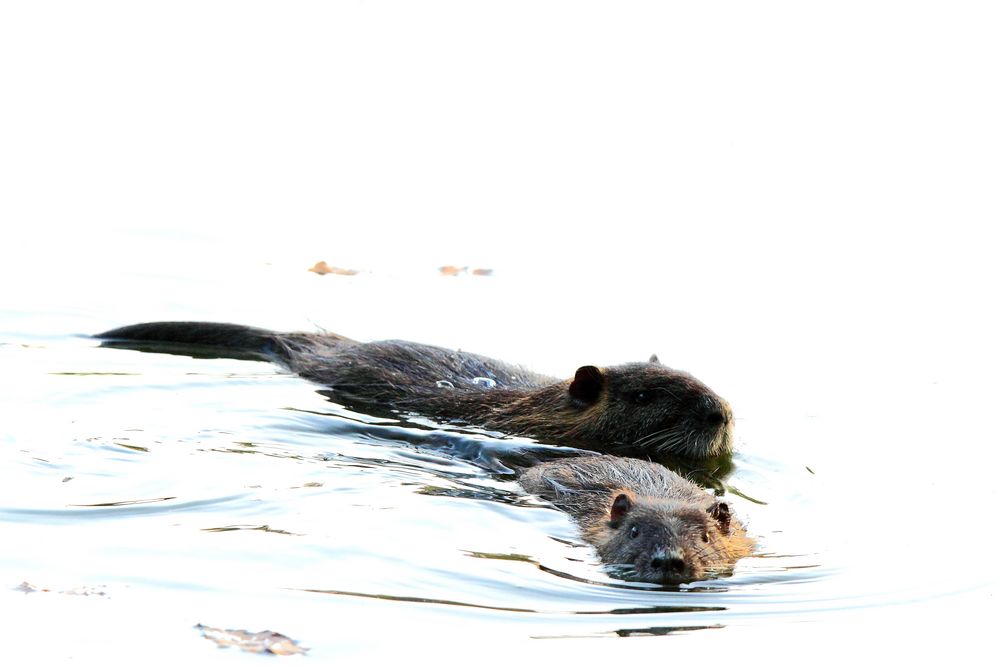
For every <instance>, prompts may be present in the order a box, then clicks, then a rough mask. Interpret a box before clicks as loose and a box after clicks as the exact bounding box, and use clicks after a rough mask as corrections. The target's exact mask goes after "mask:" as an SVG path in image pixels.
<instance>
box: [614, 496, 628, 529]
mask: <svg viewBox="0 0 1000 667" xmlns="http://www.w3.org/2000/svg"><path fill="white" fill-rule="evenodd" d="M630 509H632V498H630V497H629V495H628V494H627V493H619V494H618V495H617V496H615V499H614V501H612V503H611V523H613V524H614V523H618V522H619V521H621V520H622V519H624V518H625V515H626V514H628V512H629V510H630Z"/></svg>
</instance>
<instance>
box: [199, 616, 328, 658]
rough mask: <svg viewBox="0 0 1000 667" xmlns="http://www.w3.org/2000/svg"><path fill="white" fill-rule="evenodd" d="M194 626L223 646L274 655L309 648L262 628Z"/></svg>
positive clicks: (302, 650) (288, 653) (289, 653)
mask: <svg viewBox="0 0 1000 667" xmlns="http://www.w3.org/2000/svg"><path fill="white" fill-rule="evenodd" d="M194 627H195V629H196V630H201V636H202V637H204V638H205V639H210V640H212V641H213V642H215V643H216V644H218V645H219V646H220V647H223V648H225V647H229V646H235V647H236V648H238V649H240V650H242V651H248V652H250V653H273V654H274V655H295V654H299V653H305V652H306V651H308V650H309V649H306V648H302V647H301V646H299V645H298V642H296V641H295V640H294V639H290V638H288V637H286V636H285V635H283V634H279V633H277V632H271V631H270V630H262V631H261V632H247V631H246V630H223V629H222V628H210V627H208V626H207V625H202V624H201V623H199V624H198V625H196V626H194Z"/></svg>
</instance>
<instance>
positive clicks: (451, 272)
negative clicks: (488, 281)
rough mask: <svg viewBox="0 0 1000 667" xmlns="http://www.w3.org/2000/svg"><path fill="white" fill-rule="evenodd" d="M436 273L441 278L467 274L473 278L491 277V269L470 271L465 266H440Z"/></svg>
mask: <svg viewBox="0 0 1000 667" xmlns="http://www.w3.org/2000/svg"><path fill="white" fill-rule="evenodd" d="M438 271H439V272H440V273H441V275H442V276H459V275H462V274H463V273H469V274H471V275H474V276H492V275H493V269H470V268H469V267H467V266H452V265H450V264H449V265H448V266H441V267H438Z"/></svg>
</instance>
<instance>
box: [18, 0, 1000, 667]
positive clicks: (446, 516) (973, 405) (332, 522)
mask: <svg viewBox="0 0 1000 667" xmlns="http://www.w3.org/2000/svg"><path fill="white" fill-rule="evenodd" d="M991 13H995V12H994V10H992V9H991V8H989V6H988V5H987V4H982V3H981V4H976V3H963V4H961V5H954V4H953V5H947V6H945V5H944V4H943V3H892V2H888V3H850V2H847V3H838V4H837V6H836V7H835V8H833V9H830V8H828V7H825V6H820V5H806V4H803V3H725V2H723V3H710V4H707V3H660V2H656V3H643V2H636V3H626V4H620V3H619V4H614V5H612V3H599V2H598V3H593V2H591V3H579V2H541V3H539V2H530V3H520V2H517V1H516V0H515V1H514V2H507V3H499V4H486V3H468V2H449V1H448V0H443V1H441V2H438V1H437V0H434V1H428V2H419V3H413V2H405V3H401V2H392V1H391V0H372V1H366V2H356V3H310V2H304V3H294V6H293V5H291V4H288V5H287V6H282V7H281V8H280V9H279V8H278V7H277V6H275V5H273V4H267V3H253V2H226V1H221V2H208V3H206V2H188V0H176V1H175V2H172V3H169V6H167V5H163V6H161V5H158V4H151V3H126V2H115V1H114V0H111V1H109V2H104V1H99V2H88V3H78V2H76V3H69V2H65V3H60V2H46V3H4V4H3V5H2V6H0V56H2V59H3V62H4V63H5V65H8V64H9V66H5V67H2V68H0V84H2V90H3V91H4V103H3V105H0V119H2V121H3V122H0V183H2V186H0V189H2V192H0V221H2V222H3V234H2V238H0V286H2V287H0V369H2V373H3V381H2V382H0V418H2V427H0V531H2V532H0V535H2V542H3V548H2V549H0V622H2V624H0V628H2V629H3V630H4V638H5V642H4V646H3V648H2V649H0V656H2V657H0V660H2V661H3V662H4V664H18V665H21V664H25V665H27V664H48V663H49V662H51V661H52V660H58V659H67V660H72V661H73V662H74V664H101V665H105V666H108V667H113V666H117V665H134V664H136V663H142V664H177V663H178V662H179V661H182V660H183V661H187V662H189V663H190V664H205V663H206V661H209V660H211V661H212V662H215V661H232V662H240V663H246V662H247V661H250V660H258V659H261V658H259V657H257V656H252V655H249V654H247V653H242V652H240V651H237V650H232V649H231V650H228V651H220V650H217V649H216V648H215V647H214V646H213V645H212V644H211V643H210V642H208V641H206V640H205V639H204V638H202V637H201V636H200V633H199V631H198V630H197V629H195V626H196V625H197V624H203V625H205V626H209V627H213V628H233V629H245V630H248V631H252V632H253V631H261V630H265V629H267V630H272V631H274V632H279V633H283V634H285V635H288V636H289V637H291V638H293V639H295V640H297V641H299V642H301V644H302V645H303V646H305V647H308V648H309V654H308V657H307V658H306V659H308V660H313V661H319V662H320V663H321V664H356V663H358V662H359V661H360V659H367V658H370V657H371V656H376V657H380V658H381V657H384V658H387V659H391V660H394V661H397V662H406V663H407V664H410V663H415V664H430V663H434V664H498V663H503V664H527V665H531V664H560V665H564V664H565V665H576V664H581V665H586V664H594V663H597V662H598V661H600V662H601V664H612V661H613V664H616V665H617V664H622V663H625V664H629V665H631V664H642V665H646V664H660V663H663V662H666V661H678V660H685V661H687V662H690V661H692V660H697V661H698V662H699V664H701V663H702V662H704V661H711V662H713V663H714V662H722V661H726V662H730V661H732V662H736V663H738V664H744V663H748V664H758V663H768V664H771V663H776V664H813V663H824V662H839V663H843V662H845V661H847V660H854V661H857V659H858V657H860V656H864V657H865V658H866V659H871V660H879V661H892V662H904V661H907V660H910V659H919V660H922V661H928V660H932V659H938V660H939V661H942V662H944V661H947V664H954V663H958V662H961V661H963V659H968V660H969V661H970V662H971V661H972V660H973V659H975V660H976V663H978V662H981V661H982V655H984V654H987V655H989V654H992V653H993V642H992V636H993V635H992V630H993V629H992V622H993V618H994V617H995V616H996V611H995V610H996V591H997V587H996V575H995V563H996V556H995V553H996V546H997V545H996V543H995V542H996V540H995V538H994V536H993V533H994V529H993V524H992V519H993V507H994V505H993V503H994V502H995V501H994V497H993V496H994V494H993V487H994V486H995V478H996V470H997V466H996V464H997V460H996V452H997V451H998V444H1000V443H998V437H997V435H996V428H995V424H994V422H995V419H994V415H995V413H996V406H997V405H998V404H1000V392H998V390H997V381H996V378H997V377H1000V358H998V354H997V340H1000V325H998V322H997V319H998V318H997V307H996V304H997V289H996V286H997V285H998V284H1000V271H998V268H997V267H998V263H997V257H996V255H997V252H996V247H997V245H996V241H995V239H994V238H993V236H994V234H993V233H992V230H994V229H995V227H996V223H997V220H998V207H997V198H996V184H997V182H1000V169H998V164H997V160H996V156H997V155H998V154H1000V134H998V132H997V128H998V125H997V122H996V119H997V118H1000V97H998V96H997V94H996V86H995V85H991V82H995V81H996V80H997V76H998V73H997V71H996V64H997V63H1000V53H998V45H1000V42H998V41H997V39H996V34H995V33H996V30H995V26H996V20H995V18H996V17H995V16H992V15H991ZM319 260H325V261H328V262H329V263H330V264H332V265H335V266H339V267H342V268H345V269H355V270H357V271H358V273H357V274H356V275H325V276H319V275H316V274H314V273H310V272H308V271H307V269H308V268H309V267H310V266H312V265H313V264H314V263H315V262H317V261H319ZM452 264H453V265H455V266H457V267H467V269H468V270H466V271H464V272H463V271H461V270H459V271H458V273H459V275H455V276H444V275H441V274H440V273H439V271H438V268H439V267H440V266H442V265H452ZM476 268H482V269H490V270H492V275H487V276H482V275H474V273H473V270H474V269H476ZM161 319H177V320H211V321H223V322H236V323H241V324H249V325H256V326H263V327H269V328H273V329H277V330H306V331H315V330H319V329H325V330H329V331H334V332H338V333H341V334H344V335H347V336H350V337H352V338H357V339H360V340H371V339H384V338H400V339H408V340H415V341H420V342H425V343H431V344H437V345H442V346H446V347H452V348H462V349H465V350H471V351H475V352H479V353H483V354H486V355H489V356H493V357H497V358H501V359H505V360H507V361H512V362H519V363H523V364H525V365H526V366H528V367H530V368H532V369H534V370H536V371H539V372H542V373H546V374H551V375H556V376H562V377H569V376H570V375H571V374H572V373H573V371H574V370H575V369H576V368H577V367H578V366H580V365H584V364H595V365H610V364H616V363H623V362H628V361H635V360H641V359H648V358H649V356H650V354H651V353H656V354H657V355H658V356H659V358H660V359H661V360H662V361H663V362H664V363H666V364H668V365H670V366H674V367H677V368H681V369H685V370H688V371H690V372H692V373H693V374H694V375H696V376H697V377H699V378H700V379H701V380H703V381H704V382H706V384H708V385H709V386H711V387H712V388H713V389H715V390H716V391H717V392H718V393H719V394H720V395H722V396H724V397H725V398H727V399H728V400H729V402H730V403H731V404H732V406H733V408H734V411H735V415H736V419H737V422H736V437H737V442H736V454H735V455H734V456H733V458H732V460H731V461H728V462H724V463H725V465H719V466H713V467H712V468H711V469H705V470H688V471H686V472H687V473H690V474H691V475H692V476H693V477H694V478H695V479H698V480H700V481H701V482H702V483H704V484H711V485H713V486H716V487H721V488H725V490H726V492H727V495H728V497H729V499H730V500H731V503H732V506H733V508H734V510H735V511H736V512H737V513H738V514H739V515H740V516H741V517H742V518H743V519H744V521H745V522H746V524H747V525H748V527H749V530H750V532H751V533H752V534H753V535H754V536H756V537H757V539H758V543H759V549H758V552H757V553H756V554H755V555H754V556H753V557H751V558H747V559H745V560H743V561H741V562H740V563H739V565H738V567H737V568H736V571H735V572H734V573H733V574H732V576H728V577H724V578H719V579H715V580H707V581H702V582H697V583H694V584H691V585H685V586H679V587H673V588H667V589H662V588H658V587H655V586H648V585H642V584H634V583H628V582H623V581H620V580H617V579H613V578H611V577H609V576H608V574H607V573H606V572H605V571H604V570H603V569H602V567H601V564H600V563H599V562H598V561H597V559H596V558H595V555H594V553H593V551H592V550H591V549H590V548H589V547H588V546H586V545H585V544H583V543H582V542H581V540H580V536H579V533H578V531H577V529H576V527H575V526H574V525H573V524H572V522H571V521H570V520H569V519H568V518H567V517H566V516H565V515H564V514H562V513H560V512H558V511H556V510H555V509H553V508H552V507H550V506H548V505H547V504H545V503H543V502H541V501H539V500H538V499H537V498H533V497H530V496H527V495H526V494H524V493H523V492H522V491H521V490H520V489H519V488H518V486H517V484H516V483H515V482H514V480H513V478H512V476H511V474H510V470H509V464H511V463H513V462H517V461H522V462H523V461H526V460H530V459H532V458H534V457H547V456H550V455H553V454H555V453H556V452H554V450H553V449H552V448H550V447H547V446H546V445H545V444H544V443H534V442H531V441H528V440H524V439H509V438H504V437H502V435H500V434H496V433H487V432H481V431H476V430H462V429H458V428H454V427H449V426H447V425H442V424H435V423H434V422H432V421H430V420H426V419H419V418H404V417H401V416H390V417H388V418H387V417H375V416H370V415H365V414H359V413H356V412H352V411H350V410H348V409H345V408H344V407H342V406H338V405H336V404H333V403H331V402H329V401H327V400H325V399H324V397H323V396H322V395H321V394H319V393H317V390H318V389H319V388H318V387H316V386H314V385H311V384H310V383H308V382H306V381H304V380H301V379H299V378H297V377H293V376H290V375H289V374H287V373H285V372H283V371H282V370H281V369H279V368H277V367H275V366H272V365H269V364H266V363H260V362H253V361H243V360H231V359H205V358H190V357H185V356H172V355H165V354H155V353H143V352H138V351H130V350H122V349H111V348H102V347H100V345H99V344H98V343H97V342H96V341H95V340H94V339H93V338H91V337H90V335H91V334H93V333H95V332H100V331H104V330H107V329H109V328H111V327H116V326H121V325H125V324H129V323H135V322H142V321H150V320H161ZM29 591H34V592H29ZM276 659H277V658H276ZM287 659H288V660H295V659H298V658H287ZM281 660H286V658H281Z"/></svg>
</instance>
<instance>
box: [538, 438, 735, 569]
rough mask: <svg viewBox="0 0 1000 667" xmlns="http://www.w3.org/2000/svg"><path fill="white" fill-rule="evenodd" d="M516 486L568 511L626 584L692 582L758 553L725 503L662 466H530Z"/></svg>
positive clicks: (611, 462) (621, 461)
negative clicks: (754, 552)
mask: <svg viewBox="0 0 1000 667" xmlns="http://www.w3.org/2000/svg"><path fill="white" fill-rule="evenodd" d="M518 481H519V482H520V483H521V486H523V487H524V489H525V490H526V491H528V492H530V493H534V494H537V495H539V496H541V497H542V498H545V499H546V500H549V501H550V502H552V503H553V504H554V505H555V506H556V507H558V508H560V509H562V510H565V511H566V512H568V513H569V514H570V515H571V516H572V517H573V518H574V519H575V520H576V521H577V523H578V524H579V525H580V527H581V529H582V530H583V537H584V539H586V540H587V542H589V543H591V544H592V545H593V546H594V547H595V548H596V549H597V553H598V555H600V557H601V559H602V560H603V561H604V562H605V563H606V564H607V565H608V566H609V568H610V570H611V572H612V574H614V575H615V576H619V577H621V578H625V579H634V580H636V581H646V582H650V583H659V584H678V583H682V582H688V581H694V580H697V579H703V578H705V577H708V576H714V575H719V574H724V573H726V572H728V571H730V570H731V569H732V567H733V565H734V564H735V563H736V561H737V560H738V559H740V558H742V557H744V556H747V555H749V554H750V553H751V551H752V550H753V540H751V539H750V538H748V537H747V535H746V531H745V530H744V528H743V526H742V525H741V524H740V523H739V521H738V520H737V519H736V517H734V516H732V514H731V512H730V510H729V505H728V504H726V503H725V502H723V501H720V500H719V499H718V498H716V497H715V496H713V495H712V494H710V493H708V492H706V491H703V490H702V489H700V488H699V487H697V486H695V485H694V484H692V483H691V482H689V481H687V480H686V479H684V478H683V477H681V476H680V475H677V474H676V473H674V472H671V471H670V470H668V469H667V468H664V467H663V466H661V465H659V464H657V463H651V462H649V461H640V460H636V459H628V458H620V457H617V456H586V457H582V458H569V459H562V460H559V461H550V462H547V463H542V464H539V465H536V466H533V467H530V468H527V469H526V470H524V471H522V472H521V473H520V475H519V477H518Z"/></svg>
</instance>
